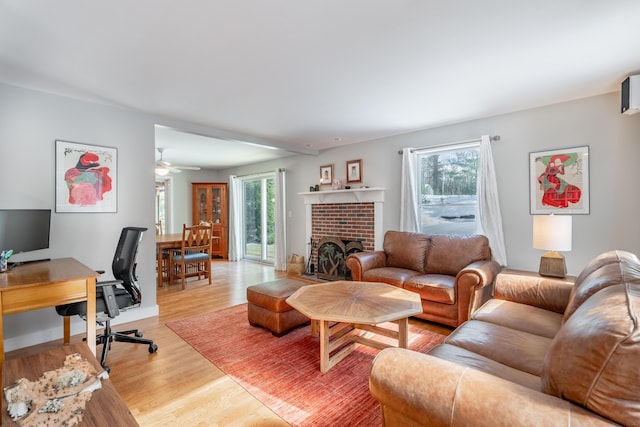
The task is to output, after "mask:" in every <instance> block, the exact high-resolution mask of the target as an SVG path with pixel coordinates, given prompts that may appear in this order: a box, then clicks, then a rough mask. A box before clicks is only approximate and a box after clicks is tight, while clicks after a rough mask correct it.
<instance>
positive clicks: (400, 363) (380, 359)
mask: <svg viewBox="0 0 640 427" xmlns="http://www.w3.org/2000/svg"><path fill="white" fill-rule="evenodd" d="M572 282H573V280H558V279H542V278H540V277H539V276H537V275H536V274H526V273H521V274H518V272H514V273H508V272H505V273H503V274H500V275H499V276H498V278H497V279H496V284H495V298H494V299H492V300H490V301H489V302H487V303H486V304H485V305H484V306H483V307H481V308H480V309H479V310H478V311H477V312H475V313H474V314H473V317H472V320H469V321H468V322H466V323H464V324H463V325H462V326H460V327H459V328H457V329H456V330H455V331H454V332H453V333H452V334H451V335H450V336H449V337H447V339H446V340H445V342H444V344H441V345H439V346H436V347H434V348H433V349H431V350H430V351H429V352H427V354H423V353H418V352H414V351H411V350H406V349H397V348H393V349H386V350H382V351H381V352H380V353H379V354H378V355H377V356H376V358H375V360H374V362H373V367H372V370H371V375H370V378H369V388H370V391H371V394H372V395H373V396H374V397H375V398H376V399H377V400H378V401H380V403H381V406H382V411H383V417H384V425H385V426H386V427H391V426H403V427H405V426H406V427H411V426H465V427H473V426H495V427H500V426H522V425H528V426H545V427H546V426H602V425H617V424H622V425H628V426H638V425H640V324H639V323H640V261H639V260H638V258H637V257H636V256H635V255H633V254H631V253H628V252H624V251H611V252H607V253H604V254H602V255H600V256H599V257H596V258H595V259H594V260H592V261H591V262H590V263H589V264H587V266H586V267H585V269H584V270H583V271H582V272H581V273H580V275H579V276H578V277H577V278H576V279H575V284H573V283H572Z"/></svg>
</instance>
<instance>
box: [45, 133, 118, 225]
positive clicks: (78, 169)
mask: <svg viewBox="0 0 640 427" xmlns="http://www.w3.org/2000/svg"><path fill="white" fill-rule="evenodd" d="M55 162H56V170H55V185H56V212H79V213H88V212H117V211H118V195H117V189H118V150H117V149H116V148H113V147H104V146H100V145H90V144H83V143H78V142H69V141H61V140H56V160H55Z"/></svg>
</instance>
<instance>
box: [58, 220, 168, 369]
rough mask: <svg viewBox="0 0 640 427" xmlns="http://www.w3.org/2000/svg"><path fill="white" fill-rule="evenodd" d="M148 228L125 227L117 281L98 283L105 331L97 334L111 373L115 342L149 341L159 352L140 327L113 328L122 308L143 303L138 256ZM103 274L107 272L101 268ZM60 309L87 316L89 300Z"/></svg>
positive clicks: (117, 259) (115, 261) (98, 303)
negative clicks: (109, 356)
mask: <svg viewBox="0 0 640 427" xmlns="http://www.w3.org/2000/svg"><path fill="white" fill-rule="evenodd" d="M145 231H147V229H146V228H139V227H125V228H123V229H122V233H121V234H120V240H119V241H118V246H117V248H116V253H115V255H114V256H113V262H112V264H111V270H112V272H113V277H115V280H109V281H104V282H100V281H98V282H97V283H96V320H97V321H98V324H99V325H101V326H102V325H104V331H103V333H102V334H100V335H98V336H97V337H96V344H97V345H100V344H102V345H103V348H102V358H101V359H100V364H101V365H102V367H103V368H104V369H105V370H106V371H107V372H109V367H108V366H107V365H106V362H107V353H108V352H109V349H110V348H111V342H112V341H114V340H115V341H121V342H129V343H134V344H146V345H148V346H149V353H155V352H156V351H157V350H158V346H157V345H156V344H154V343H153V341H152V340H148V339H144V338H142V333H141V332H139V331H138V330H137V329H133V330H129V331H122V332H115V331H112V330H111V323H110V322H111V319H113V318H114V317H116V316H117V315H118V314H120V310H126V309H129V308H132V307H137V306H139V305H140V302H141V300H142V293H141V292H140V287H139V286H138V283H137V280H138V278H137V276H136V272H135V268H136V255H137V253H138V246H139V245H140V242H141V241H142V233H143V232H145ZM98 273H100V274H102V273H104V271H98ZM56 312H57V313H58V314H59V315H61V316H74V315H78V316H80V317H82V318H84V319H86V315H87V303H86V302H85V301H82V302H76V303H71V304H65V305H59V306H57V307H56Z"/></svg>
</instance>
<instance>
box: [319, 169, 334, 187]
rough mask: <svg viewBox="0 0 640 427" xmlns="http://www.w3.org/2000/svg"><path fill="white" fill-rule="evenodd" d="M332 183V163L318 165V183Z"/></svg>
mask: <svg viewBox="0 0 640 427" xmlns="http://www.w3.org/2000/svg"><path fill="white" fill-rule="evenodd" d="M331 183H333V165H324V166H320V185H331Z"/></svg>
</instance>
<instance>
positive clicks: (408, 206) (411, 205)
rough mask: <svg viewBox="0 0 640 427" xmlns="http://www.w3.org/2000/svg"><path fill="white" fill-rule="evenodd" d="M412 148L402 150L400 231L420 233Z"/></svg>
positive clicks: (414, 161) (414, 157) (416, 156)
mask: <svg viewBox="0 0 640 427" xmlns="http://www.w3.org/2000/svg"><path fill="white" fill-rule="evenodd" d="M412 151H413V149H412V148H403V149H402V182H401V184H400V231H411V232H416V233H419V232H420V218H419V213H418V206H419V204H418V190H417V188H416V185H417V184H416V176H417V175H416V167H417V163H418V155H417V154H415V153H413V152H412Z"/></svg>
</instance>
